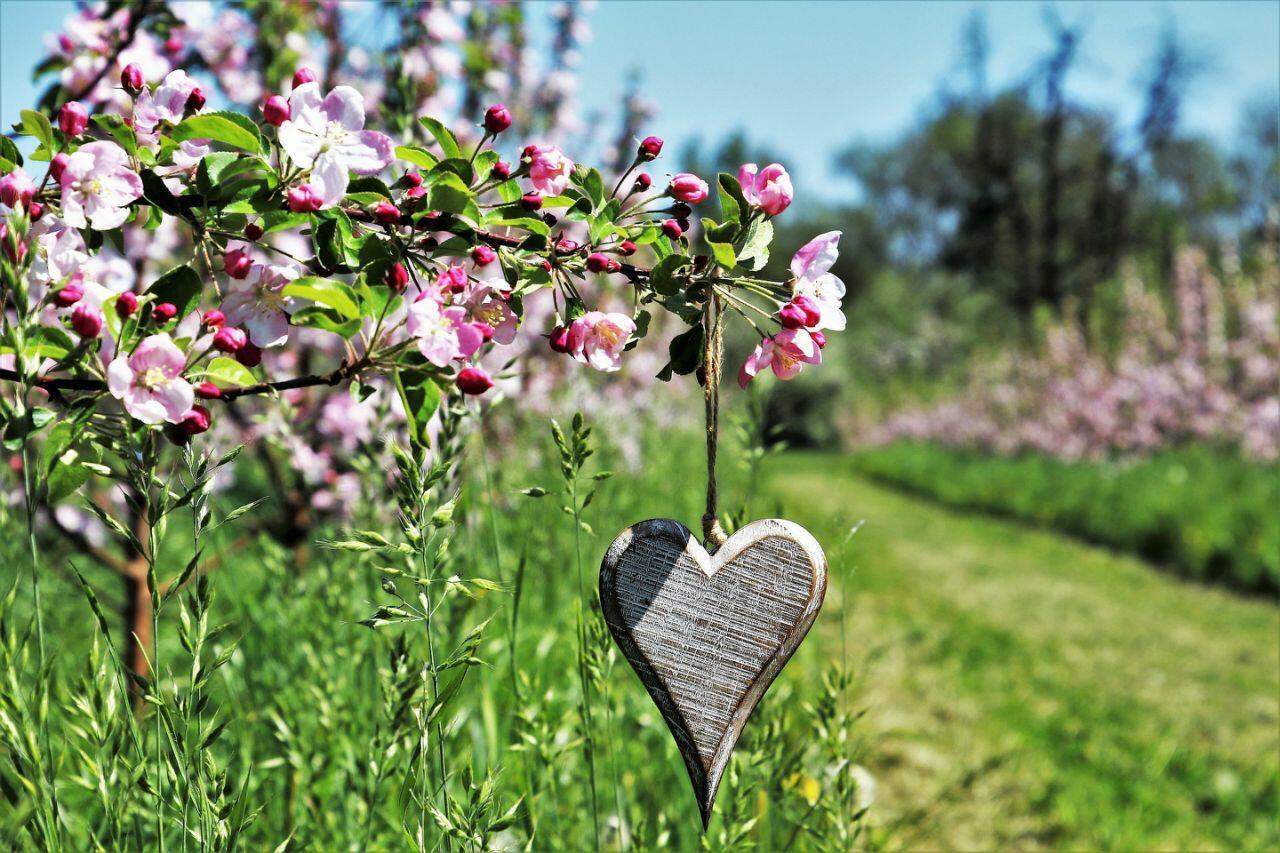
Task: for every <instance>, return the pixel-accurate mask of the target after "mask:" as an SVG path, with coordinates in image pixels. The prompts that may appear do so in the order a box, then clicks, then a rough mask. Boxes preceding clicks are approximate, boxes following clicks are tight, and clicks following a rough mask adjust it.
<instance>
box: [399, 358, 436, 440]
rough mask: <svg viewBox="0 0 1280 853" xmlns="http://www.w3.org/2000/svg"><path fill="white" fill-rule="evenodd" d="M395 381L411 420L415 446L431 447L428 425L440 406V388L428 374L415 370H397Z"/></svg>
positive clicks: (411, 432) (410, 434)
mask: <svg viewBox="0 0 1280 853" xmlns="http://www.w3.org/2000/svg"><path fill="white" fill-rule="evenodd" d="M395 381H396V390H398V391H399V392H400V401H401V403H403V404H404V411H405V414H406V415H407V416H408V418H409V426H410V430H409V436H410V438H412V439H413V441H414V443H415V444H418V445H421V446H423V447H427V446H429V445H430V444H431V441H430V438H429V436H428V434H427V424H428V423H430V422H431V416H432V415H434V414H435V413H436V409H437V408H438V407H439V406H440V397H441V393H440V386H439V385H437V384H436V383H435V382H434V381H433V380H432V379H431V377H430V376H429V375H428V374H427V373H426V372H424V371H421V370H413V369H402V370H397V371H396V373H395Z"/></svg>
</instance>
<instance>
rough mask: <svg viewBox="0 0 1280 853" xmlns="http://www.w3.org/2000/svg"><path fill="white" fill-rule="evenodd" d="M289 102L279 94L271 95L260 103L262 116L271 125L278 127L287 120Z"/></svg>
mask: <svg viewBox="0 0 1280 853" xmlns="http://www.w3.org/2000/svg"><path fill="white" fill-rule="evenodd" d="M289 114H290V109H289V102H288V101H286V100H285V99H284V98H282V97H280V96H279V95H272V96H271V97H269V98H267V100H266V101H265V102H264V103H263V104H262V117H263V118H264V119H266V120H267V124H269V125H271V126H272V127H279V126H280V125H282V124H284V123H285V122H286V121H288V120H289Z"/></svg>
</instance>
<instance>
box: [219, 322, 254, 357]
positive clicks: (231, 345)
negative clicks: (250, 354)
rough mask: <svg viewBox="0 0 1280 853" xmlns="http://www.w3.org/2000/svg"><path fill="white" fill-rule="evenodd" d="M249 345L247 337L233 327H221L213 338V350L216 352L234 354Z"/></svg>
mask: <svg viewBox="0 0 1280 853" xmlns="http://www.w3.org/2000/svg"><path fill="white" fill-rule="evenodd" d="M247 343H249V336H248V335H246V334H245V333H244V331H243V330H241V329H237V328H236V327H235V326H223V327H222V328H221V329H219V330H218V332H217V334H215V335H214V336H213V348H214V349H216V350H218V352H230V353H236V352H239V351H240V350H242V349H244V345H245V344H247Z"/></svg>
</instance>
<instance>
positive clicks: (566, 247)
mask: <svg viewBox="0 0 1280 853" xmlns="http://www.w3.org/2000/svg"><path fill="white" fill-rule="evenodd" d="M580 248H582V247H581V246H580V245H578V243H577V242H576V241H574V240H570V239H569V238H568V237H561V238H560V239H559V240H557V241H556V251H557V252H559V253H560V254H562V255H572V254H573V253H574V252H576V251H578V249H580Z"/></svg>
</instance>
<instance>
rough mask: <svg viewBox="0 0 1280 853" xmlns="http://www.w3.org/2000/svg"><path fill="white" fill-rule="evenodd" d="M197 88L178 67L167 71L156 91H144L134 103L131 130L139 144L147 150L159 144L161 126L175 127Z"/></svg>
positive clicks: (193, 81) (194, 82)
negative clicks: (175, 69)
mask: <svg viewBox="0 0 1280 853" xmlns="http://www.w3.org/2000/svg"><path fill="white" fill-rule="evenodd" d="M197 88H199V87H198V86H197V85H196V81H195V80H193V79H192V78H191V77H189V76H188V75H187V72H185V71H183V70H182V69H181V68H179V69H178V70H177V71H170V72H169V73H168V74H167V75H165V78H164V80H163V81H161V83H160V85H159V86H158V87H156V90H155V92H152V91H151V90H150V89H145V88H144V89H143V90H142V91H141V92H139V93H138V98H137V100H136V101H134V104H133V131H134V133H135V134H137V137H138V143H139V144H141V145H145V146H147V147H148V148H152V147H154V146H155V145H156V144H157V143H158V142H159V141H160V125H161V124H170V125H176V124H178V123H179V122H180V121H182V118H183V116H184V115H186V110H187V101H189V100H190V99H191V93H192V92H194V91H196V89H197Z"/></svg>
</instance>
